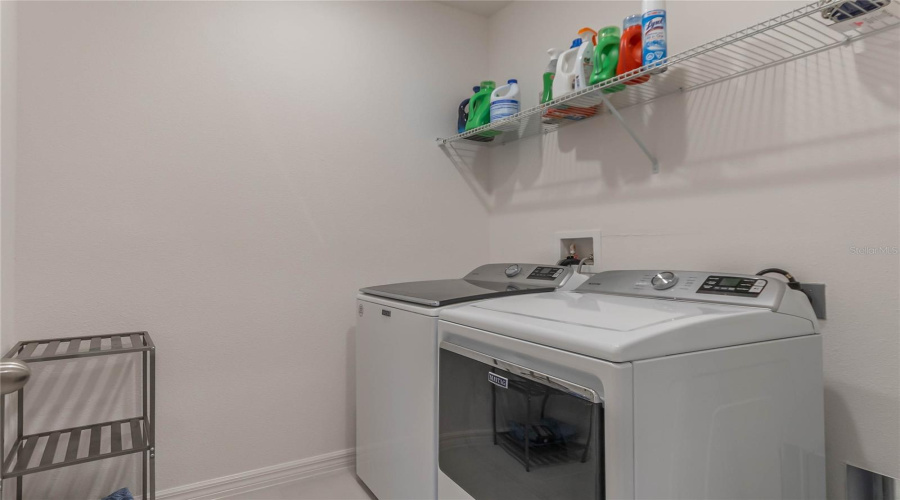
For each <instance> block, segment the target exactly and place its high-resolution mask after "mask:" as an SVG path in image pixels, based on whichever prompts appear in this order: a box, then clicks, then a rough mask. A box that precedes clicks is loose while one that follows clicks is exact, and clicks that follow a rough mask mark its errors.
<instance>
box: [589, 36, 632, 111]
mask: <svg viewBox="0 0 900 500" xmlns="http://www.w3.org/2000/svg"><path fill="white" fill-rule="evenodd" d="M621 36H622V31H621V30H620V29H619V27H618V26H607V27H605V28H603V29H602V30H600V33H599V34H598V35H597V44H596V46H595V47H594V58H593V59H594V60H593V62H594V71H592V72H591V78H590V80H589V81H588V83H590V84H591V85H596V84H598V83H600V82H603V81H606V80H609V79H610V78H612V77H614V76H616V65H617V64H618V63H619V38H620V37H621ZM620 90H625V85H613V86H612V87H609V88H607V89H603V92H604V93H606V94H611V93H613V92H619V91H620Z"/></svg>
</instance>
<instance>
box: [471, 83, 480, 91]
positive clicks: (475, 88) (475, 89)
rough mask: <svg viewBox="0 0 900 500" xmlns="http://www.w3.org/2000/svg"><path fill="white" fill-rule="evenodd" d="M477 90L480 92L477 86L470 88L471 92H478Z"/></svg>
mask: <svg viewBox="0 0 900 500" xmlns="http://www.w3.org/2000/svg"><path fill="white" fill-rule="evenodd" d="M479 90H481V87H479V86H478V85H476V86H474V87H472V92H478V91H479Z"/></svg>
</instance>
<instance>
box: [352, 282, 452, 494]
mask: <svg viewBox="0 0 900 500" xmlns="http://www.w3.org/2000/svg"><path fill="white" fill-rule="evenodd" d="M356 307H357V329H356V332H357V333H356V363H357V365H356V473H357V475H358V476H359V477H360V478H361V479H362V480H363V481H364V482H365V483H366V485H367V486H368V487H369V489H371V490H372V492H373V493H375V495H376V496H378V498H434V497H435V495H436V494H437V477H436V469H437V465H436V463H437V449H436V442H437V437H436V436H437V430H436V423H435V422H436V421H435V408H436V406H437V405H436V399H435V393H436V382H437V373H436V371H437V318H435V317H429V316H422V315H420V314H415V313H411V312H408V311H403V310H401V309H397V308H393V307H389V306H385V305H378V304H373V303H371V302H366V301H362V300H357V303H356Z"/></svg>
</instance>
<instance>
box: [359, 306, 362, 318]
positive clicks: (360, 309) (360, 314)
mask: <svg viewBox="0 0 900 500" xmlns="http://www.w3.org/2000/svg"><path fill="white" fill-rule="evenodd" d="M362 315H363V306H362V304H360V305H359V317H360V318H362Z"/></svg>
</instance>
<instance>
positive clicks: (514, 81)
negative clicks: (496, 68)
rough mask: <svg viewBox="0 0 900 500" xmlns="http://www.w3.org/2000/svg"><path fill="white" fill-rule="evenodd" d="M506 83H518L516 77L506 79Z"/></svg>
mask: <svg viewBox="0 0 900 500" xmlns="http://www.w3.org/2000/svg"><path fill="white" fill-rule="evenodd" d="M506 83H519V80H516V79H515V78H514V79H512V80H507V82H506Z"/></svg>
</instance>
